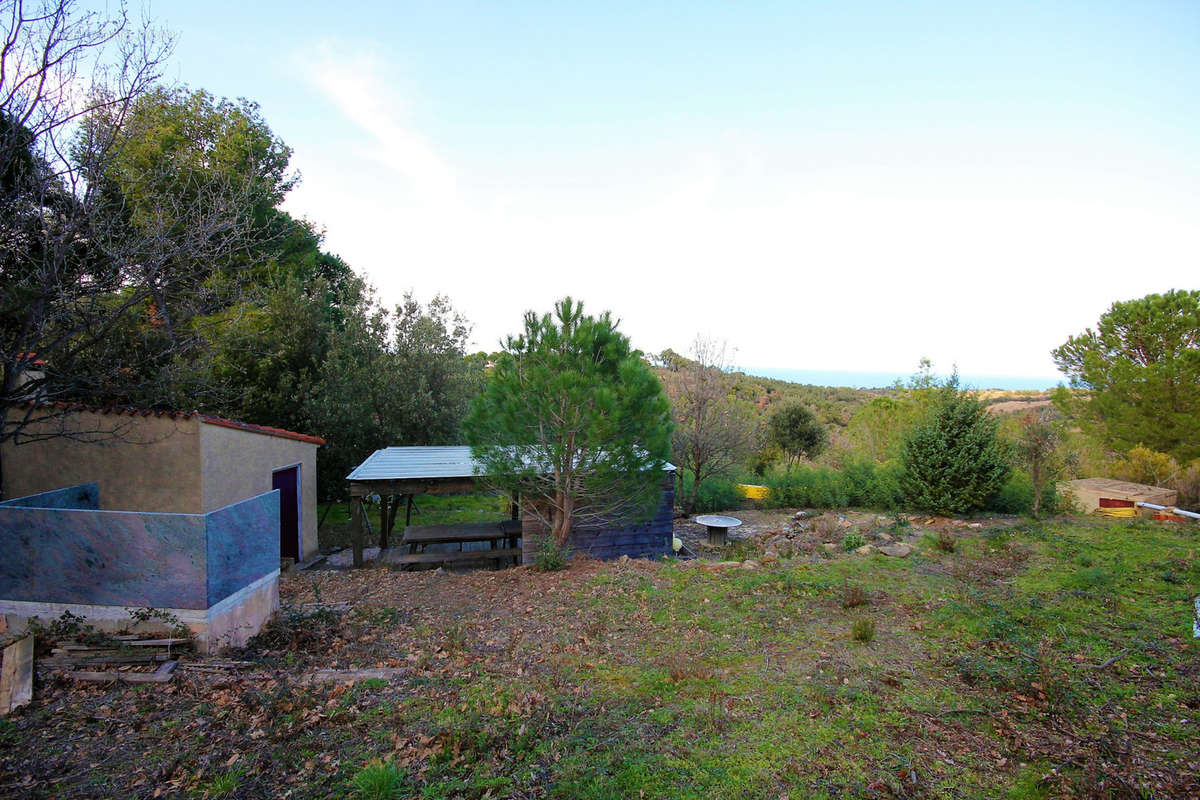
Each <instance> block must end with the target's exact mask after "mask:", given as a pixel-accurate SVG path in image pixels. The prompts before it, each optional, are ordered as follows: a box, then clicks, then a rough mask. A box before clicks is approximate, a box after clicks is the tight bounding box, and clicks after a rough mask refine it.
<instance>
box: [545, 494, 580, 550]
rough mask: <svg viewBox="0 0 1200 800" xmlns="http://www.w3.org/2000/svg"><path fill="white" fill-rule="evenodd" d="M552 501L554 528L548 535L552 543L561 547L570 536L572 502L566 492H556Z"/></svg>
mask: <svg viewBox="0 0 1200 800" xmlns="http://www.w3.org/2000/svg"><path fill="white" fill-rule="evenodd" d="M554 499H555V504H554V505H555V508H554V510H555V514H554V527H553V528H552V529H551V531H550V535H551V536H553V537H554V543H555V544H556V545H558V546H559V547H562V546H563V545H565V544H566V543H567V538H568V537H569V536H570V535H571V510H572V507H573V505H574V502H573V500H572V499H571V498H570V497H568V496H567V494H566V492H562V491H560V492H558V493H557V496H556V497H555V498H554Z"/></svg>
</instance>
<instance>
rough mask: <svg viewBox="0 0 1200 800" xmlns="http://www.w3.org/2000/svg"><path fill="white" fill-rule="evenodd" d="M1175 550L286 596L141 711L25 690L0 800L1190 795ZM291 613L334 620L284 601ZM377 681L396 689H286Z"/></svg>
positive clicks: (1190, 541) (408, 580) (1108, 538)
mask: <svg viewBox="0 0 1200 800" xmlns="http://www.w3.org/2000/svg"><path fill="white" fill-rule="evenodd" d="M1196 544H1197V541H1196V533H1195V532H1194V529H1193V528H1190V527H1179V526H1170V525H1155V524H1148V523H1139V522H1126V523H1117V524H1108V523H1103V522H1092V521H1079V522H1061V521H1052V522H1040V523H1022V524H1019V525H1015V526H1014V525H1012V524H1011V523H1009V524H1005V525H999V524H995V525H993V524H991V523H988V524H986V525H985V526H984V527H981V528H978V529H973V528H966V529H963V530H962V532H961V533H960V535H959V536H958V537H957V546H956V548H955V549H954V551H953V552H942V551H940V550H938V549H936V548H932V547H930V548H922V549H920V550H919V551H918V552H917V553H915V554H913V555H912V556H910V557H909V558H906V559H890V558H885V557H883V556H869V557H861V556H855V555H852V554H849V555H842V554H840V553H839V554H834V555H833V556H832V557H824V558H822V557H816V556H815V555H814V556H812V557H806V558H804V559H801V560H797V561H793V562H791V563H788V564H780V565H777V566H772V567H762V568H758V569H752V570H750V569H742V568H718V567H715V566H713V565H709V566H704V565H703V564H698V563H696V562H678V563H653V562H646V561H632V562H628V563H615V562H610V563H597V562H590V561H575V562H573V563H572V565H571V567H570V568H569V569H567V570H565V571H561V572H552V573H541V572H536V571H532V570H529V569H526V568H521V569H516V570H508V571H503V572H478V573H470V574H462V575H455V574H450V575H435V574H433V573H428V572H426V573H389V572H384V571H379V570H369V571H356V572H333V573H302V574H300V575H295V576H288V577H287V578H286V580H285V581H284V584H283V594H284V600H285V603H286V604H287V608H289V609H292V611H291V612H290V613H285V614H283V615H281V618H280V622H279V623H278V624H277V626H276V627H275V628H273V629H271V630H269V631H268V632H266V633H265V634H264V635H262V636H260V637H259V638H258V639H257V640H256V641H255V643H254V644H253V646H251V647H249V648H247V649H246V650H245V651H244V652H242V653H240V654H238V657H239V658H241V659H244V660H246V661H248V662H251V663H250V665H248V666H246V667H244V668H242V669H240V670H238V671H236V672H221V673H215V674H214V673H203V672H197V671H188V672H185V673H183V674H182V676H181V678H180V679H178V680H177V682H175V683H173V684H170V685H168V686H166V687H163V688H155V689H150V690H147V689H146V688H145V687H132V688H130V687H121V686H87V687H80V686H72V685H69V684H67V683H66V682H65V681H62V680H53V681H51V682H49V683H47V684H45V685H44V686H41V687H39V700H38V701H37V703H36V704H35V705H34V706H32V707H30V708H29V709H26V710H25V711H22V712H20V713H18V714H16V715H14V716H13V717H11V718H10V719H9V720H8V721H6V722H5V723H4V728H3V729H2V730H0V735H3V737H4V738H3V741H4V743H5V746H4V748H3V749H2V750H0V786H4V787H6V791H8V792H10V793H11V792H13V791H15V790H17V789H18V787H19V791H18V793H19V794H21V795H23V796H28V797H59V796H70V797H109V796H114V795H119V796H122V797H145V798H149V797H153V796H184V797H203V796H206V793H207V796H210V797H211V796H219V795H218V792H225V791H230V790H232V791H234V792H235V795H236V796H237V797H245V798H267V797H280V796H290V797H295V798H317V797H330V796H336V797H343V796H344V797H406V798H407V797H421V798H454V797H465V798H484V797H540V798H595V799H599V798H612V799H613V800H616V799H617V798H627V797H639V796H645V797H677V798H762V797H778V796H782V795H786V796H791V797H812V798H835V797H837V798H844V797H878V798H900V797H904V798H912V797H954V798H996V797H1007V798H1050V797H1063V796H1082V797H1115V798H1121V797H1130V798H1132V797H1186V796H1196V794H1197V793H1198V792H1200V756H1197V753H1200V735H1198V734H1197V732H1196V726H1195V718H1196V715H1197V714H1198V713H1200V672H1198V670H1197V667H1196V664H1197V663H1198V659H1197V656H1200V649H1198V645H1197V642H1196V641H1195V640H1193V639H1192V638H1191V625H1192V619H1191V616H1192V610H1191V597H1192V596H1193V595H1194V594H1195V593H1196V589H1197V586H1200V560H1198V559H1197V557H1196V555H1195V551H1196ZM858 587H861V588H862V593H861V594H860V593H859V592H857V591H855V590H856V588H858ZM868 588H869V591H868ZM316 598H320V599H321V601H322V602H323V603H325V604H334V603H341V602H348V603H349V604H350V605H349V607H348V610H346V611H338V612H337V613H333V612H329V611H320V610H314V607H312V606H305V605H303V604H311V603H313V602H314V601H315V599H316ZM500 609H503V612H501V611H500ZM872 629H873V630H872ZM377 666H385V667H392V668H402V670H403V671H402V673H401V674H400V675H399V676H398V677H395V678H393V679H392V680H390V681H385V680H378V679H373V680H359V681H358V682H356V683H348V684H340V683H336V682H333V683H309V682H308V681H307V680H306V679H305V678H306V676H307V675H309V674H310V673H311V671H312V670H314V669H318V668H342V669H344V668H351V667H377ZM234 787H236V788H234Z"/></svg>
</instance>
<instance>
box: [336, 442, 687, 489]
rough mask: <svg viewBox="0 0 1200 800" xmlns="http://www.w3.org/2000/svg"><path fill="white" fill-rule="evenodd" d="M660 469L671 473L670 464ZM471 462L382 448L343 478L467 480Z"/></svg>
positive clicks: (453, 449) (460, 451)
mask: <svg viewBox="0 0 1200 800" xmlns="http://www.w3.org/2000/svg"><path fill="white" fill-rule="evenodd" d="M663 469H665V470H666V471H667V472H674V471H675V465H674V464H664V465H663ZM476 474H478V473H476V472H475V459H473V458H471V448H470V447H466V446H443V447H385V448H383V449H382V450H376V451H375V452H374V453H372V454H371V455H370V456H369V457H368V458H367V460H366V461H364V462H363V463H361V464H359V465H358V466H357V467H355V469H354V471H353V472H351V473H350V474H349V475H347V476H346V480H348V481H397V480H410V479H421V478H467V477H473V476H475V475H476Z"/></svg>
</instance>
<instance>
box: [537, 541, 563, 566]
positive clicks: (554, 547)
mask: <svg viewBox="0 0 1200 800" xmlns="http://www.w3.org/2000/svg"><path fill="white" fill-rule="evenodd" d="M533 568H534V569H536V570H539V571H541V572H557V571H558V570H560V569H566V568H567V552H566V550H565V549H563V547H562V546H560V545H559V544H558V542H556V541H554V537H553V536H550V535H546V536H545V537H543V539H542V542H541V544H539V545H538V549H537V555H535V556H534V557H533Z"/></svg>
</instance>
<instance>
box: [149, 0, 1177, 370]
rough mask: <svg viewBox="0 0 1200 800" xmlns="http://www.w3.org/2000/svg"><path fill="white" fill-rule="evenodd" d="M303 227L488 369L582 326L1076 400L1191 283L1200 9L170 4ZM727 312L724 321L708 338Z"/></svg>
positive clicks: (195, 73) (164, 16) (183, 65)
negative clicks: (469, 344) (525, 336)
mask: <svg viewBox="0 0 1200 800" xmlns="http://www.w3.org/2000/svg"><path fill="white" fill-rule="evenodd" d="M152 12H153V14H154V15H155V16H156V17H158V18H159V19H160V20H161V21H162V22H163V23H164V24H166V25H167V26H168V27H170V28H172V29H173V30H175V31H176V32H177V33H178V36H179V41H178V47H177V50H176V55H175V58H174V60H173V62H172V64H171V66H170V70H169V74H170V75H171V77H173V78H176V79H178V80H180V81H182V82H185V83H187V84H189V85H191V86H193V87H203V88H206V89H208V90H210V91H212V92H214V93H216V94H219V95H225V96H244V97H248V98H251V99H253V100H256V101H258V102H259V103H261V105H262V108H263V113H264V115H265V117H266V119H267V120H268V122H269V123H270V125H271V126H272V128H273V129H274V130H275V131H276V133H277V134H279V135H280V136H281V137H282V138H283V139H284V140H285V141H286V142H287V143H288V144H290V145H291V146H292V147H293V148H294V149H295V156H294V162H293V163H294V166H295V167H296V168H297V169H299V170H300V171H301V172H302V173H303V175H304V183H303V184H302V186H301V188H300V189H298V190H297V191H296V192H295V193H294V195H293V197H292V198H291V200H290V201H289V208H291V209H292V210H293V211H294V212H296V213H299V214H302V215H305V216H308V217H310V218H311V219H313V220H315V221H316V222H318V223H319V224H321V225H322V226H324V227H325V228H326V229H327V233H328V239H327V241H328V245H329V247H330V249H332V250H334V251H336V252H338V253H340V254H341V255H343V256H344V257H345V258H346V259H347V260H348V261H349V262H350V263H351V264H352V265H353V266H354V267H355V268H356V269H358V270H360V271H362V272H365V273H366V274H367V275H368V276H369V277H370V278H371V280H373V281H374V282H375V283H376V284H377V285H378V286H379V287H380V289H381V293H382V294H383V296H384V297H385V298H386V299H389V300H395V299H398V298H399V296H400V294H401V293H402V292H403V291H404V290H405V289H407V288H412V289H414V290H415V291H416V292H417V294H418V295H419V296H421V297H428V296H429V295H431V294H432V293H434V292H438V291H440V292H444V293H446V294H448V295H449V296H450V297H451V298H452V299H453V301H454V302H455V304H456V306H457V307H458V308H459V309H460V310H461V311H462V312H463V313H464V314H465V315H466V316H467V317H468V318H470V319H471V320H472V321H473V322H474V323H475V325H476V329H475V331H476V341H477V344H478V345H479V346H480V347H481V348H484V349H492V348H493V347H495V344H496V341H497V339H499V337H501V336H502V335H503V334H504V333H506V332H510V331H513V330H514V329H515V328H516V327H517V326H518V325H519V321H520V315H521V312H522V311H523V310H524V309H526V308H538V309H544V308H548V307H549V305H550V303H551V302H552V301H553V300H554V299H555V298H557V297H559V296H561V295H563V294H566V293H571V294H574V295H576V296H578V297H582V298H583V299H584V300H585V302H586V303H587V304H588V305H589V306H590V308H591V309H592V310H594V311H600V310H602V309H611V310H612V311H613V312H614V313H615V314H616V315H617V316H619V317H621V318H622V320H623V327H624V329H625V330H626V331H627V332H628V333H629V334H630V335H631V336H632V337H633V339H634V342H635V344H636V345H637V346H639V347H641V348H643V349H645V350H651V351H657V350H660V349H662V348H663V347H668V346H670V347H673V348H675V349H677V350H685V349H686V348H687V346H688V344H689V342H690V341H691V340H692V339H693V338H694V336H695V335H696V334H697V333H698V332H703V333H706V334H709V335H713V336H716V337H719V338H723V339H727V340H728V341H729V342H730V344H732V345H733V346H735V347H736V348H737V351H738V356H737V360H738V361H739V363H741V364H743V365H751V366H774V367H793V368H822V369H838V368H842V369H853V370H880V371H893V370H896V371H901V372H907V371H910V370H911V369H912V368H913V367H914V366H915V364H916V361H917V359H918V358H920V357H921V356H928V357H930V358H932V359H933V360H934V362H935V364H937V365H938V366H940V367H945V368H948V367H949V365H950V364H951V363H952V362H957V363H958V365H959V367H960V369H961V370H962V371H963V372H964V373H990V374H1021V375H1053V374H1054V369H1053V365H1052V363H1051V361H1050V358H1049V353H1048V351H1049V350H1050V348H1052V347H1053V346H1055V345H1057V344H1059V343H1061V342H1062V341H1063V340H1064V339H1065V337H1066V336H1067V335H1068V334H1070V333H1074V332H1078V331H1079V330H1082V328H1083V327H1084V326H1086V325H1089V324H1092V323H1094V321H1095V320H1096V318H1097V317H1098V316H1099V314H1100V313H1102V312H1103V311H1104V310H1105V309H1106V308H1107V306H1108V305H1109V304H1110V303H1111V302H1112V301H1113V300H1117V299H1126V298H1130V297H1137V296H1141V295H1143V294H1146V293H1149V292H1152V291H1164V290H1166V289H1170V288H1195V286H1196V279H1195V276H1196V266H1197V259H1198V256H1200V3H1193V2H1178V3H1166V2H1158V3H1156V2H1138V3H1129V2H1123V3H1116V2H1108V3H1103V2H1092V3H1046V2H1038V3H968V2H962V1H961V0H960V1H959V2H937V3H935V2H905V3H884V2H877V3H848V2H841V3H833V2H830V3H752V2H742V3H722V4H702V3H697V2H692V3H679V4H651V3H646V2H638V3H613V2H606V3H595V4H584V3H549V2H547V3H454V2H438V3H424V4H404V3H388V4H382V3H381V4H367V3H353V2H344V3H341V4H330V3H286V4H285V3H266V2H259V3H252V2H241V3H232V2H206V3H194V2H166V1H165V0H160V1H159V2H156V3H155V4H154V5H153V7H152ZM706 309H707V310H706Z"/></svg>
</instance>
